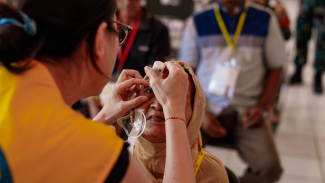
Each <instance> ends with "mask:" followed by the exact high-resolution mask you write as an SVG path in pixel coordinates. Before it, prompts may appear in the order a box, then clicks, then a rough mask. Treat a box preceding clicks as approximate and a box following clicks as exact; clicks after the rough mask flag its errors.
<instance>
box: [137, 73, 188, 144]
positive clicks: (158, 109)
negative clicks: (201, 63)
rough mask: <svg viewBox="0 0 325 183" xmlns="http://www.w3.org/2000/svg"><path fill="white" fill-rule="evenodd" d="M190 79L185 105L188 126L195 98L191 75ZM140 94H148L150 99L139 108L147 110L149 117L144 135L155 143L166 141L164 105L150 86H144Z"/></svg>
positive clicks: (147, 116) (147, 117)
mask: <svg viewBox="0 0 325 183" xmlns="http://www.w3.org/2000/svg"><path fill="white" fill-rule="evenodd" d="M188 79H189V87H188V92H187V102H186V106H185V118H186V119H185V121H186V126H187V125H188V122H189V121H190V119H191V116H192V109H193V108H192V107H193V106H192V105H193V100H194V84H193V81H192V78H191V77H188ZM139 95H140V96H147V97H148V98H149V100H148V101H147V102H146V103H145V104H143V105H142V106H140V107H138V108H137V109H144V110H145V115H146V119H147V126H146V129H145V130H144V132H143V134H142V136H143V137H144V138H146V139H147V140H149V141H150V142H153V143H162V142H166V133H165V116H164V111H163V107H162V105H161V104H160V103H159V102H158V101H157V99H156V96H155V94H154V93H153V90H152V89H151V88H150V87H147V88H143V89H142V90H141V91H140V94H139ZM166 117H171V116H166ZM178 122H181V121H177V123H178ZM175 123H176V122H175Z"/></svg>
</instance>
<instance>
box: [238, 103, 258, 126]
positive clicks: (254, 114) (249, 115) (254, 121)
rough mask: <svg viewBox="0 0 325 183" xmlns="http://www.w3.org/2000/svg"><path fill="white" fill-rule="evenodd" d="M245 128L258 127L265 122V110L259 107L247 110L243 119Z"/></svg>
mask: <svg viewBox="0 0 325 183" xmlns="http://www.w3.org/2000/svg"><path fill="white" fill-rule="evenodd" d="M242 121H243V123H244V127H245V128H251V127H254V126H258V125H259V124H261V123H262V122H263V110H262V109H260V108H258V107H252V108H249V109H247V111H246V112H245V114H244V115H243V117H242Z"/></svg>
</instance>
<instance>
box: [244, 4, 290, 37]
mask: <svg viewBox="0 0 325 183" xmlns="http://www.w3.org/2000/svg"><path fill="white" fill-rule="evenodd" d="M249 1H251V2H255V3H258V4H261V5H264V6H266V7H268V8H270V9H272V10H274V12H275V14H276V16H277V18H278V22H279V24H280V28H281V31H282V35H283V38H284V39H285V40H289V39H290V36H291V32H290V29H289V25H290V21H289V18H288V15H287V13H286V10H285V9H284V7H283V6H282V4H281V2H280V0H276V3H277V4H276V6H275V8H271V7H270V6H269V0H249Z"/></svg>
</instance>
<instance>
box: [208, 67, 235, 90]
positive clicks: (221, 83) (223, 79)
mask: <svg viewBox="0 0 325 183" xmlns="http://www.w3.org/2000/svg"><path fill="white" fill-rule="evenodd" d="M230 72H231V71H230V67H229V66H228V65H224V64H217V65H216V66H215V68H214V71H213V73H212V76H211V79H210V83H209V87H208V91H209V92H210V93H213V94H216V95H226V93H227V88H228V80H229V76H230Z"/></svg>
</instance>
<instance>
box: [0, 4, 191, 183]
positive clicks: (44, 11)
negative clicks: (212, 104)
mask: <svg viewBox="0 0 325 183" xmlns="http://www.w3.org/2000/svg"><path fill="white" fill-rule="evenodd" d="M21 7H22V9H21V10H19V11H17V10H16V9H13V8H11V7H9V6H7V5H5V4H3V3H0V63H1V64H0V86H1V87H0V110H1V113H0V162H1V163H0V175H1V176H0V181H1V182H17V183H19V182H110V183H113V182H140V183H143V182H150V180H149V179H148V178H147V176H146V175H145V173H144V172H143V170H142V169H141V167H140V166H139V165H138V163H137V162H136V160H134V158H133V157H132V156H129V153H128V151H127V149H126V145H124V143H123V140H122V139H120V138H119V137H118V136H117V135H116V134H115V131H114V129H112V128H111V127H109V126H107V125H110V124H112V123H114V122H115V121H116V120H117V119H118V118H119V117H121V116H123V115H124V114H125V113H126V112H127V111H129V110H131V109H132V108H134V107H136V106H139V105H141V104H142V103H144V102H146V101H147V100H148V98H147V97H144V96H140V97H137V98H135V99H132V100H128V95H129V94H130V91H129V88H130V87H131V86H133V85H143V86H145V87H148V86H149V83H148V82H147V81H145V80H143V79H142V77H141V76H140V74H139V72H137V71H134V70H124V71H123V72H122V73H121V75H120V77H119V79H118V80H117V84H116V85H115V87H114V88H113V89H112V92H111V94H110V96H109V99H108V101H109V102H108V103H107V104H106V105H105V106H104V108H103V109H102V110H101V111H100V113H99V114H98V115H97V116H96V117H95V118H94V121H97V122H94V121H91V120H88V119H85V118H84V117H83V116H82V115H81V114H79V113H77V112H76V111H74V110H72V109H71V105H72V104H73V103H75V102H76V101H78V100H79V99H81V98H85V97H88V96H92V95H98V94H99V93H100V91H101V90H102V88H103V87H104V85H105V84H106V83H107V82H108V80H109V79H110V77H111V74H112V71H113V68H114V65H115V61H116V55H117V51H118V47H119V45H121V44H123V42H125V41H126V38H127V34H128V32H129V31H130V27H129V26H127V25H124V24H122V23H120V22H117V21H116V16H115V12H116V2H115V0H98V1H90V0H86V1H73V0H70V1H66V0H47V1H43V0H30V1H26V2H25V3H24V4H21ZM166 67H167V68H168V70H169V75H168V77H167V78H166V79H165V80H163V81H162V80H160V79H159V78H158V77H157V76H156V75H154V74H152V72H154V71H153V69H151V68H147V69H146V72H147V73H148V75H150V85H151V87H152V89H153V91H155V93H156V94H157V95H156V96H157V100H158V101H159V102H160V103H161V105H162V106H163V109H164V115H165V116H166V118H169V117H171V116H177V117H178V118H177V119H176V118H173V119H172V118H169V119H168V120H166V122H165V124H166V126H165V127H166V132H167V133H166V137H167V147H166V150H167V153H166V171H165V175H164V182H186V183H187V182H195V177H194V170H193V167H192V159H191V158H192V156H191V152H190V147H189V145H188V144H189V143H188V137H187V133H186V125H185V124H184V122H183V120H182V119H184V118H185V113H184V111H182V110H180V109H184V108H185V106H186V96H183V95H182V94H183V93H185V92H187V90H188V79H187V78H188V75H187V74H186V72H185V71H184V69H183V68H182V67H181V66H180V65H177V64H172V63H166ZM130 78H132V79H130ZM174 90H175V91H174ZM158 94H159V95H158ZM158 96H159V97H158Z"/></svg>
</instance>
